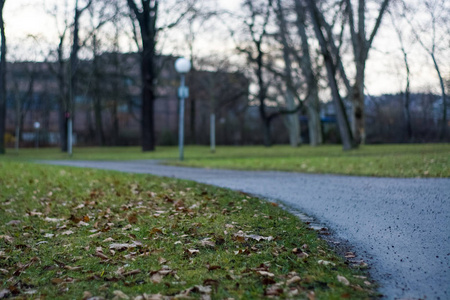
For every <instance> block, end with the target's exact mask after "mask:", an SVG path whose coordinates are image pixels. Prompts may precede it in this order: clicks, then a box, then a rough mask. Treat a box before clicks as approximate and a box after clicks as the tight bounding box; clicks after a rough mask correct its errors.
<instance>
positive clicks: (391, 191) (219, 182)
mask: <svg viewBox="0 0 450 300" xmlns="http://www.w3.org/2000/svg"><path fill="white" fill-rule="evenodd" d="M42 163H49V164H56V165H67V166H77V167H90V168H99V169H109V170H117V171H122V172H133V173H148V174H154V175H158V176H167V177H175V178H182V179H189V180H194V181H198V182H202V183H207V184H212V185H216V186H220V187H226V188H230V189H235V190H241V191H244V192H247V193H252V194H256V195H260V196H262V197H266V198H271V199H276V200H280V201H282V202H284V203H286V204H287V205H289V206H292V207H294V208H296V209H299V210H301V211H303V212H305V213H306V214H308V215H311V216H314V217H316V218H317V219H318V220H319V221H320V222H322V223H324V224H326V225H327V227H329V228H330V229H331V230H332V231H334V232H335V234H336V236H337V237H339V238H342V239H345V240H348V241H349V243H350V244H351V245H352V246H353V248H354V249H355V251H356V252H357V254H358V255H359V256H360V257H362V258H363V259H364V260H366V261H367V262H368V264H369V265H370V266H371V267H372V270H371V273H372V275H373V278H374V279H375V280H377V281H378V282H379V283H380V284H381V288H380V292H381V293H383V294H384V295H385V296H386V297H387V298H388V299H395V298H413V299H416V298H427V299H450V179H438V178H436V179H413V178H412V179H399V178H373V177H353V176H335V175H314V174H299V173H287V172H268V171H231V170H212V169H197V168H184V167H172V166H162V165H158V163H157V162H156V161H151V160H146V161H122V162H107V161H45V162H42Z"/></svg>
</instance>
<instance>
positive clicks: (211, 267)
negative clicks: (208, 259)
mask: <svg viewBox="0 0 450 300" xmlns="http://www.w3.org/2000/svg"><path fill="white" fill-rule="evenodd" d="M207 267H208V271H213V270H217V269H221V268H222V267H221V266H210V265H207Z"/></svg>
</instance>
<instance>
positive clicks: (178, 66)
mask: <svg viewBox="0 0 450 300" xmlns="http://www.w3.org/2000/svg"><path fill="white" fill-rule="evenodd" d="M175 70H177V72H178V73H180V76H181V80H180V87H179V88H178V97H179V98H180V119H179V124H178V125H179V127H178V148H179V150H180V160H183V156H184V155H183V150H184V149H183V146H184V99H186V98H187V97H189V89H188V87H187V86H185V81H184V80H185V78H184V75H185V74H186V73H187V72H189V71H190V70H191V62H190V61H189V60H188V59H186V58H184V57H180V58H178V59H177V60H176V61H175Z"/></svg>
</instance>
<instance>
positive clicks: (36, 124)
mask: <svg viewBox="0 0 450 300" xmlns="http://www.w3.org/2000/svg"><path fill="white" fill-rule="evenodd" d="M33 127H34V129H35V130H36V132H35V134H34V143H35V146H36V148H39V128H41V123H39V122H34V124H33Z"/></svg>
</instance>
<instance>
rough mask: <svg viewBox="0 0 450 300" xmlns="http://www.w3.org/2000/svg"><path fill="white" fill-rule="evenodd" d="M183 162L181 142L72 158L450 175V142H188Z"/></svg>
mask: <svg viewBox="0 0 450 300" xmlns="http://www.w3.org/2000/svg"><path fill="white" fill-rule="evenodd" d="M185 150H186V151H185V160H184V161H183V162H179V161H178V160H177V158H178V148H177V147H157V149H156V151H154V152H145V153H143V152H142V151H141V150H140V148H138V147H105V148H75V149H74V155H73V157H72V158H70V159H76V160H133V159H161V160H164V161H165V163H167V164H172V165H182V166H191V167H202V168H224V169H240V170H279V171H292V172H302V173H330V174H346V175H364V176H384V177H450V168H449V166H450V144H401V145H365V146H361V147H360V148H359V149H356V150H352V151H345V152H344V151H342V148H341V146H339V145H325V146H320V147H315V148H313V147H309V146H302V147H298V148H292V147H289V146H273V147H270V148H266V147H262V146H244V147H234V146H221V147H218V148H217V151H216V153H210V151H209V148H208V147H206V146H187V147H186V148H185ZM32 159H69V158H68V157H67V154H65V153H61V152H60V151H59V150H58V149H56V148H53V149H21V150H20V152H19V154H16V153H14V151H13V150H9V151H8V152H7V154H6V155H4V156H0V161H1V160H32Z"/></svg>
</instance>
